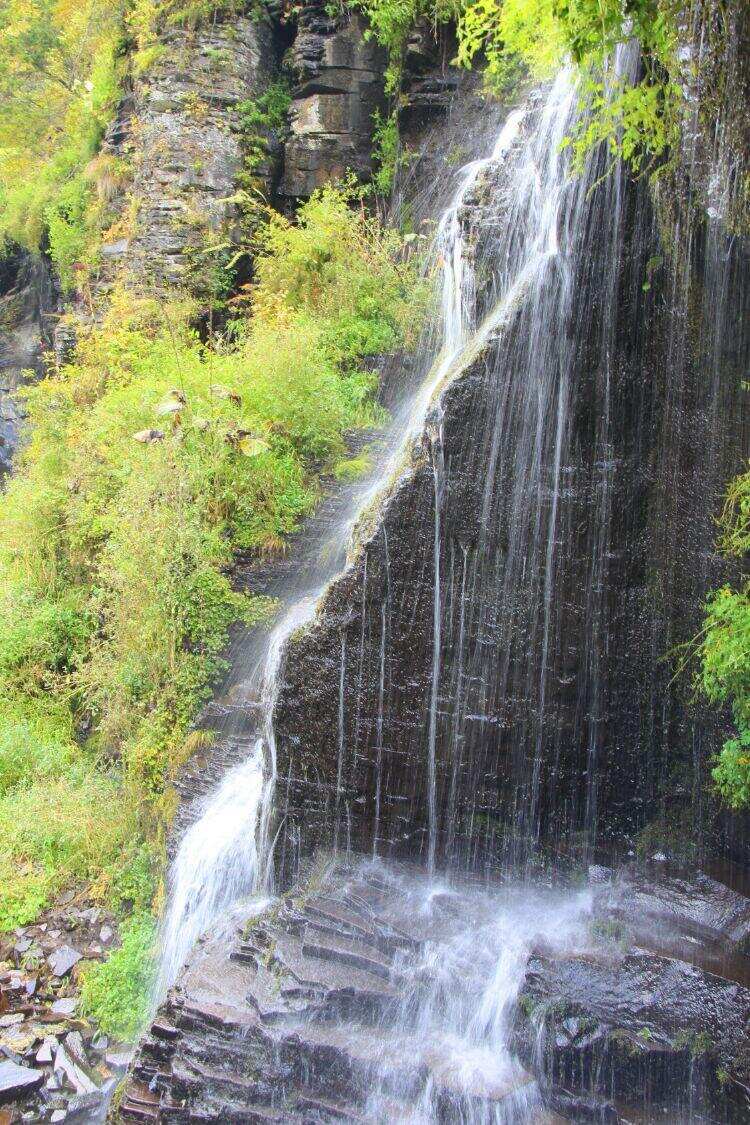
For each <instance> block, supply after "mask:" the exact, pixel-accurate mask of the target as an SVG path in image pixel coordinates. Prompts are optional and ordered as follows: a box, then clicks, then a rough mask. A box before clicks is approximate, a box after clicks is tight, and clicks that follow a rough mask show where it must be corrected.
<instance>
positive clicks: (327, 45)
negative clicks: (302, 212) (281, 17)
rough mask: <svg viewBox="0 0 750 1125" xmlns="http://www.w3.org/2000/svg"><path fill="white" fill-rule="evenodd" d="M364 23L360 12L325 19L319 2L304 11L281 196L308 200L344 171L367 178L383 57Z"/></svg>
mask: <svg viewBox="0 0 750 1125" xmlns="http://www.w3.org/2000/svg"><path fill="white" fill-rule="evenodd" d="M366 26H367V25H366V23H365V21H364V19H363V17H362V16H361V15H359V14H357V13H349V14H346V15H341V16H330V15H328V14H327V11H326V8H325V6H324V5H323V4H318V3H308V4H305V5H304V7H303V8H302V11H301V12H300V15H299V22H298V29H297V35H296V38H295V40H294V44H293V47H292V50H291V67H292V71H293V74H294V76H295V80H296V85H295V89H294V98H293V101H292V108H291V136H290V138H289V140H288V141H287V142H286V145H285V147H284V172H283V176H282V179H281V184H280V186H279V194H280V195H282V196H286V197H288V198H290V199H299V198H307V197H308V196H309V195H311V194H312V192H313V191H314V190H315V188H317V187H320V186H321V185H322V184H324V183H328V182H329V181H330V180H333V179H340V178H341V177H343V176H345V175H346V173H347V172H354V173H355V174H356V175H357V176H358V177H359V178H360V179H362V180H367V179H368V178H369V176H370V173H371V171H372V132H373V114H374V113H375V111H376V110H380V111H381V112H382V111H384V109H385V96H384V82H383V75H384V71H385V66H386V54H385V51H384V50H383V48H381V47H379V46H378V45H377V43H376V42H375V40H374V39H371V38H369V37H368V36H367V35H366Z"/></svg>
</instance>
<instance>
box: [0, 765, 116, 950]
mask: <svg viewBox="0 0 750 1125" xmlns="http://www.w3.org/2000/svg"><path fill="white" fill-rule="evenodd" d="M136 831H137V820H136V815H135V810H134V807H133V804H132V802H131V801H129V800H128V799H126V798H125V797H124V795H123V793H122V790H121V787H120V785H119V784H118V780H117V778H116V776H113V775H109V774H107V773H104V772H102V771H100V770H98V769H96V768H95V767H94V766H92V765H91V764H89V763H86V762H85V761H83V760H82V759H81V757H80V755H79V758H78V761H77V762H76V763H75V764H74V765H73V766H72V767H69V768H68V770H67V771H66V772H65V773H63V774H61V775H60V776H58V777H53V776H50V777H45V778H40V779H38V780H33V781H31V780H30V781H28V782H26V783H24V784H21V785H18V786H17V787H16V788H15V789H13V790H11V791H9V792H6V793H5V794H4V795H3V796H2V797H0V931H3V930H9V929H13V927H15V926H19V925H23V924H24V923H26V922H29V921H31V919H32V918H34V917H36V915H38V913H39V911H40V910H41V909H42V908H43V907H44V906H46V905H47V903H48V902H49V900H50V899H51V898H52V897H53V896H54V895H55V894H56V893H58V892H59V891H60V890H62V889H63V887H65V886H69V885H70V884H71V883H74V882H75V881H77V880H91V879H93V878H95V877H97V876H99V875H100V874H101V872H102V870H103V869H107V868H113V867H116V866H117V865H118V864H119V862H120V859H121V855H122V849H123V847H124V845H125V843H126V841H127V840H128V839H129V838H130V837H131V836H132V835H133V834H134V833H135V832H136Z"/></svg>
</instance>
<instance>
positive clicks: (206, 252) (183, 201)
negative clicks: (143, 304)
mask: <svg viewBox="0 0 750 1125" xmlns="http://www.w3.org/2000/svg"><path fill="white" fill-rule="evenodd" d="M276 63H277V61H276V52H275V45H274V40H273V35H272V31H271V28H270V25H269V24H268V23H267V22H266V21H264V20H262V19H257V20H256V19H253V18H251V17H249V16H238V17H236V18H233V19H232V20H231V21H225V22H220V21H211V22H210V23H208V24H206V25H202V26H201V27H199V28H198V29H197V30H195V31H182V30H179V29H174V28H172V29H171V30H169V31H164V32H163V33H162V35H161V37H160V42H159V54H158V56H157V57H156V59H155V61H154V62H153V64H152V66H151V67H150V69H149V71H148V73H147V75H146V76H145V77H144V78H143V79H141V80H138V81H137V82H136V83H135V88H134V91H133V112H132V118H131V120H130V122H129V125H128V126H127V131H128V132H129V134H130V138H131V140H130V144H131V147H132V150H133V151H132V157H131V160H132V163H133V166H134V175H133V179H132V185H131V187H130V195H131V198H132V200H133V204H134V207H135V216H134V217H133V218H132V220H130V226H131V229H129V230H125V231H123V234H122V237H120V238H118V239H116V240H115V241H113V242H110V243H105V245H104V246H103V247H102V256H103V258H104V259H105V260H106V261H108V262H110V263H118V264H119V265H120V266H121V268H122V270H123V272H124V273H125V274H126V276H127V277H128V279H129V280H130V282H131V283H135V284H138V285H139V287H141V289H145V290H148V289H149V288H152V287H156V288H157V289H164V288H171V287H175V286H176V287H179V288H182V289H186V290H189V291H191V292H193V293H195V294H197V295H198V296H201V297H204V298H205V297H211V296H212V295H213V296H215V295H216V294H217V291H220V290H221V287H222V279H221V276H220V274H221V270H222V268H223V267H224V266H225V265H226V262H227V261H228V259H229V258H230V257H231V246H232V244H233V243H236V242H237V241H238V237H237V236H238V231H237V225H238V223H239V221H240V212H239V208H238V205H237V201H236V196H235V190H236V186H237V178H238V174H239V173H240V171H241V170H242V167H243V156H244V153H243V139H242V134H241V121H240V118H239V116H238V112H237V111H238V106H239V105H241V103H242V102H244V101H247V100H248V99H252V98H256V97H257V96H258V95H259V94H261V93H262V92H263V91H264V90H265V89H266V88H267V86H268V84H269V83H270V81H271V78H272V77H273V75H274V74H275V71H276ZM256 175H257V176H258V178H259V181H260V183H261V185H262V186H263V190H264V191H265V193H266V196H267V197H270V194H271V191H272V185H273V179H274V164H273V160H272V159H269V161H268V162H267V163H266V165H265V166H264V167H262V168H259V169H256ZM126 225H127V224H126ZM228 248H229V249H228Z"/></svg>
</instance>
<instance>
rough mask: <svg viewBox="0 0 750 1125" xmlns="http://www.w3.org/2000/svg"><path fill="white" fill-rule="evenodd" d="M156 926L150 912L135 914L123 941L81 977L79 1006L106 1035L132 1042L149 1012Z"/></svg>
mask: <svg viewBox="0 0 750 1125" xmlns="http://www.w3.org/2000/svg"><path fill="white" fill-rule="evenodd" d="M155 937H156V925H155V922H154V919H153V917H152V916H151V915H150V914H136V915H134V916H133V917H132V918H131V919H130V920H129V921H128V922H126V923H125V924H124V925H123V927H122V944H121V945H120V947H119V949H115V950H114V951H113V952H112V953H111V954H110V956H109V958H108V959H107V961H105V962H104V964H102V965H91V966H90V967H89V968H88V969H87V970H86V973H85V975H84V978H83V988H82V992H81V1001H82V1008H83V1011H84V1012H85V1014H86V1015H88V1016H91V1017H92V1018H93V1019H95V1020H96V1022H97V1023H98V1024H99V1027H100V1028H101V1029H102V1031H104V1032H105V1034H107V1035H113V1036H115V1037H116V1038H117V1039H122V1040H124V1041H125V1042H133V1041H134V1040H135V1039H136V1038H137V1036H138V1033H139V1032H140V1031H141V1030H142V1029H143V1026H144V1024H145V1023H146V1020H147V1019H148V1015H149V1007H150V1002H149V998H150V991H151V984H152V981H153V978H154V970H155V964H156V955H155Z"/></svg>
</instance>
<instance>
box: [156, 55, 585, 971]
mask: <svg viewBox="0 0 750 1125" xmlns="http://www.w3.org/2000/svg"><path fill="white" fill-rule="evenodd" d="M573 97H574V93H573V87H572V84H571V81H570V78H569V75H568V74H567V73H563V74H561V76H560V77H559V78H558V80H557V82H556V83H555V84H554V86H553V87H552V89H551V91H550V93H549V95H548V97H547V99H546V102H545V104H544V108H543V111H542V113H541V115H540V120H539V125H538V127H537V131H536V139H535V145H534V147H533V149H532V150H531V154H530V155H529V157H528V158H527V159H521V161H520V163H519V164H518V167H517V169H516V170H515V172H511V173H510V176H509V180H510V183H511V190H512V198H513V207H514V209H515V210H514V215H515V217H516V219H517V221H518V223H519V225H520V226H521V227H522V228H523V235H524V237H523V238H521V239H520V240H519V238H518V232H513V230H512V228H511V232H512V233H511V235H510V241H511V245H510V246H509V248H508V251H507V253H506V256H505V269H504V272H503V275H502V277H501V278H500V279H499V283H497V284H496V291H495V293H494V295H493V301H492V305H491V308H490V309H489V311H488V312H486V313H485V315H484V316H483V318H482V320H481V323H480V324H479V325H478V326H477V312H478V301H477V295H476V294H477V279H476V276H475V271H474V269H473V266H472V255H471V253H470V252H469V249H468V247H467V245H466V241H465V240H466V232H465V230H464V223H463V217H462V209H463V207H464V205H465V201H466V199H467V198H468V196H469V195H470V193H471V192H472V191H473V190H474V188H475V186H476V185H477V183H478V181H480V179H481V178H482V176H483V175H484V174H485V173H486V172H487V171H488V170H489V169H493V168H498V167H499V166H500V165H501V164H502V162H503V161H504V160H505V159H506V157H508V154H509V153H511V151H514V150H518V149H520V148H521V146H520V144H519V143H518V142H519V138H520V133H521V126H522V124H523V123H524V120H525V117H526V111H525V110H523V109H518V110H515V111H513V112H512V113H510V114H509V116H508V117H507V119H506V121H505V123H504V124H503V126H502V128H501V130H500V132H499V134H498V137H497V140H496V142H495V145H494V147H493V150H492V152H491V153H490V154H489V156H487V157H485V158H483V159H481V160H475V161H472V162H471V163H470V164H468V165H466V167H465V168H463V169H462V170H461V172H460V175H459V177H458V186H457V189H456V191H455V193H454V196H453V198H452V200H451V202H450V204H449V206H448V207H447V208H446V210H445V212H444V214H443V215H442V217H441V220H440V222H439V224H438V227H437V232H436V238H435V247H434V252H433V259H434V261H435V262H436V263H437V266H438V268H439V270H440V272H441V275H442V283H441V304H440V317H441V331H440V345H439V349H438V352H437V356H436V358H435V359H434V360H433V361H432V363H431V364H429V365H428V366H427V370H426V375H425V378H424V380H423V381H422V383H421V386H420V387H419V389H418V390H417V392H416V394H415V395H414V396H413V397H412V399H411V400H410V401H409V402H407V403H406V404H405V405H404V407H403V408H402V409H401V410H400V411H399V412H398V413H397V415H396V417H395V419H394V422H393V425H392V426H391V428H390V430H389V432H388V435H387V440H386V441H385V442H384V446H383V448H384V452H383V454H382V455H381V457H380V458H379V460H378V462H377V464H376V468H375V471H374V472H373V475H372V477H371V478H370V479H369V480H367V481H366V482H364V484H363V485H361V486H360V487H359V488H357V489H356V491H355V493H354V495H353V496H352V498H351V502H350V503H349V504H348V506H347V509H346V510H345V511H344V512H343V514H342V515H341V518H340V521H339V522H338V523H337V525H336V526H335V528H334V529H333V531H332V532H331V531H330V530H329V532H328V533H327V535H326V536H325V537H324V539H323V541H322V543H320V544H318V548H317V551H316V552H315V557H314V558H313V560H312V562H310V563H309V565H308V566H307V568H306V572H305V575H304V578H303V579H298V581H297V585H296V586H292V588H291V590H290V591H286V593H287V597H288V600H287V605H288V608H287V610H286V612H285V613H284V614H283V616H282V617H281V620H280V622H279V623H278V624H277V625H276V626H275V628H274V629H273V630H272V631H271V632H270V634H269V635H268V638H267V641H266V650H265V652H262V651H261V652H260V653H259V652H258V645H257V642H252V640H251V641H250V642H248V647H249V651H250V653H251V654H252V658H251V657H250V655H248V653H247V652H243V651H242V649H241V648H240V649H239V650H237V649H236V650H235V652H234V653H233V654H232V655H233V657H234V668H233V672H232V689H233V692H234V696H233V699H234V700H235V703H234V705H233V708H232V709H231V721H230V720H225V721H224V726H223V729H222V734H224V735H226V734H227V733H228V731H230V730H231V733H232V736H233V737H234V738H235V740H236V741H237V742H238V743H239V744H240V745H241V746H246V747H247V754H246V756H245V758H244V760H242V761H241V762H240V764H239V765H237V766H236V767H235V768H233V769H232V770H230V771H229V772H228V773H227V775H226V776H225V777H224V778H223V779H222V780H221V781H220V782H219V784H218V785H217V786H216V787H215V788H214V789H213V791H210V792H209V793H208V794H207V795H206V797H205V798H204V800H203V802H202V805H201V807H200V808H199V810H198V816H197V818H196V819H194V821H193V823H192V824H191V826H190V827H189V828H188V830H187V831H186V832H185V834H184V835H183V837H182V840H181V841H180V844H179V848H178V851H177V855H176V857H175V859H174V862H173V863H172V865H171V868H170V872H169V879H168V895H169V897H168V908H167V912H166V917H165V921H164V925H163V930H162V943H163V957H162V966H161V973H160V982H159V988H160V990H161V991H163V990H164V988H165V987H167V986H168V985H169V983H171V981H173V980H174V978H175V976H176V973H177V972H178V971H179V968H180V967H181V965H182V964H183V963H184V961H185V959H186V957H187V956H188V954H189V952H190V950H191V949H192V947H193V945H194V944H195V942H196V941H197V939H198V938H199V937H200V935H201V934H203V933H205V932H206V931H208V930H210V929H214V928H215V927H216V925H217V924H218V923H219V921H220V920H221V919H224V918H226V917H227V915H228V914H229V913H230V912H231V908H232V907H234V906H235V905H237V904H238V903H240V902H242V901H243V900H246V899H247V898H248V896H251V895H262V894H267V893H269V892H270V891H271V890H272V858H271V852H272V839H271V831H270V826H271V821H272V810H273V801H274V792H275V785H276V749H275V735H274V729H273V710H274V704H275V700H276V694H277V672H278V668H279V664H280V660H281V654H282V651H283V649H284V645H285V643H286V641H287V639H288V637H289V636H290V635H291V633H292V632H294V631H295V630H296V629H298V628H300V627H301V626H303V625H304V624H306V623H307V622H309V621H310V620H311V619H312V618H313V617H314V614H315V609H316V606H317V604H318V602H319V600H320V598H321V596H322V594H323V592H324V590H325V589H326V587H327V585H328V583H329V582H330V581H331V579H332V578H334V577H335V575H336V574H337V573H339V572H340V571H341V568H342V545H343V546H344V547H345V545H346V543H347V542H348V540H349V538H350V536H351V533H352V530H353V528H354V527H355V526H356V524H357V522H358V520H359V519H360V518H361V516H362V514H363V513H364V512H365V511H366V510H368V509H371V508H372V507H373V505H374V504H375V503H376V502H377V500H378V498H379V497H381V496H382V495H383V493H384V490H385V488H386V486H387V485H388V484H389V483H390V482H391V481H392V479H393V478H394V476H395V475H396V474H397V473H398V471H399V466H400V464H401V461H402V458H403V453H404V450H405V449H406V448H407V447H408V446H409V443H410V442H411V441H412V440H413V439H414V437H415V436H416V435H417V434H419V433H421V431H422V430H423V428H424V425H425V421H426V419H427V417H428V415H429V413H430V411H432V410H434V409H437V410H438V412H439V396H440V394H441V392H442V391H443V389H444V388H445V386H446V385H448V384H449V383H450V381H451V380H452V379H453V378H454V377H455V376H456V375H457V374H458V373H459V372H460V371H461V370H463V369H464V368H465V367H466V365H467V364H468V363H469V362H470V361H471V359H472V357H473V356H474V355H476V354H477V353H478V351H479V350H480V349H481V348H482V347H483V346H484V344H485V343H486V341H487V340H488V339H489V338H490V337H491V335H492V334H493V333H496V332H497V331H499V330H501V328H502V325H503V323H504V322H505V320H507V318H508V317H509V316H510V315H511V314H512V313H513V311H514V310H515V309H516V308H517V306H518V302H519V300H520V299H521V297H522V296H523V294H524V293H525V292H526V290H527V288H528V286H529V284H530V283H531V281H532V280H533V279H534V278H536V277H538V275H539V273H540V270H543V269H545V268H548V267H547V265H546V263H548V262H549V261H550V260H551V259H553V258H554V257H555V255H556V254H557V231H556V227H557V222H558V212H559V206H560V199H561V196H562V193H563V191H564V177H563V176H562V175H561V172H560V156H559V147H560V143H561V141H562V138H563V136H564V130H565V127H566V124H567V122H568V116H569V113H570V108H571V104H572V101H573ZM540 156H541V158H540ZM535 161H536V162H535ZM436 404H437V406H436ZM438 428H439V427H438ZM433 464H434V472H435V506H434V524H435V541H434V571H435V614H434V637H433V680H432V700H431V705H430V722H429V731H428V748H427V750H428V761H430V762H432V767H430V777H431V782H430V789H429V826H430V827H429V837H430V845H429V865H430V869H431V870H432V869H434V865H435V849H436V839H437V820H438V812H439V810H438V807H437V793H436V777H435V772H434V771H435V752H436V736H437V722H438V695H439V691H440V678H441V662H440V653H441V608H440V592H439V589H440V576H441V564H440V552H441V534H440V515H441V505H442V473H443V469H442V451H441V449H440V441H439V437H438V440H437V441H436V442H435V443H433ZM332 544H334V545H335V549H332V547H331V545H332ZM550 549H551V548H550ZM365 566H366V560H365ZM290 585H291V584H290ZM300 586H302V591H301V596H297V597H296V598H295V595H299V594H300V590H299V587H300ZM289 594H291V596H289ZM549 597H550V595H549V593H548V595H547V601H548V602H549ZM362 598H363V609H364V606H365V599H366V579H365V584H364V585H363V591H362ZM362 620H363V626H362V630H363V631H362V636H361V639H360V654H359V659H360V662H361V661H362V659H363V654H364V646H365V634H364V622H365V614H364V612H363V617H362ZM384 635H385V634H384V632H383V636H384ZM345 661H346V645H345V638H344V637H343V635H342V639H341V680H340V684H339V717H338V737H339V747H338V756H337V761H338V767H337V768H338V770H339V775H342V774H343V772H344V769H345V764H346V763H345V760H344V759H345V754H346V746H345V734H344V718H345V716H344V708H345V699H344V666H345ZM384 667H385V656H384V655H383V670H384ZM248 673H249V674H248ZM237 693H239V696H240V699H241V703H242V705H241V706H240V707H239V709H238V708H237V706H236V697H237ZM360 705H361V698H358V700H357V709H358V712H359V707H360ZM358 734H359V732H358V730H357V731H356V732H355V737H354V745H353V747H352V748H351V754H352V758H353V759H354V760H355V761H356V758H357V755H358V753H359V752H360V748H359V747H358V741H359V738H358ZM341 800H342V794H341V776H340V777H339V784H338V785H337V795H336V816H335V822H336V826H337V827H336V837H337V839H338V834H339V833H338V826H339V821H340V815H341V809H340V807H339V806H340V804H341ZM379 803H380V800H379V797H378V801H377V804H378V805H379ZM346 815H347V819H349V817H350V810H349V808H348V805H347V806H346ZM376 815H378V816H379V809H378V810H377V812H376Z"/></svg>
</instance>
